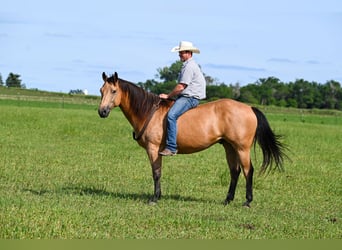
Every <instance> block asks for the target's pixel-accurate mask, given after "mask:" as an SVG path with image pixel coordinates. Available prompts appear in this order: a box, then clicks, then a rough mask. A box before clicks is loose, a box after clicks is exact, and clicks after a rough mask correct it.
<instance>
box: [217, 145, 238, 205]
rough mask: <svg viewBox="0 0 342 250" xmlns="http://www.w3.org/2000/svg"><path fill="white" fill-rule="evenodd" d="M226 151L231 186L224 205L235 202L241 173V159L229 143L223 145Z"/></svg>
mask: <svg viewBox="0 0 342 250" xmlns="http://www.w3.org/2000/svg"><path fill="white" fill-rule="evenodd" d="M222 144H223V146H224V149H225V151H226V159H227V163H228V166H229V170H230V185H229V189H228V193H227V197H226V200H225V201H224V204H225V205H227V204H229V203H230V202H231V201H232V200H234V196H235V190H236V185H237V183H238V179H239V175H240V172H241V169H240V164H239V158H238V155H237V153H236V151H235V149H234V148H233V147H232V146H231V145H230V144H229V143H227V142H223V143H222Z"/></svg>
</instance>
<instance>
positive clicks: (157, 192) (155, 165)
mask: <svg viewBox="0 0 342 250" xmlns="http://www.w3.org/2000/svg"><path fill="white" fill-rule="evenodd" d="M158 150H159V149H158V148H157V149H154V150H153V149H151V148H150V149H147V150H146V151H147V154H148V157H149V159H150V163H151V167H152V177H153V182H154V194H153V196H152V197H151V199H150V201H149V203H150V204H155V203H157V201H158V200H159V199H160V197H161V185H160V178H161V172H162V171H161V169H162V157H161V156H160V155H159V154H158Z"/></svg>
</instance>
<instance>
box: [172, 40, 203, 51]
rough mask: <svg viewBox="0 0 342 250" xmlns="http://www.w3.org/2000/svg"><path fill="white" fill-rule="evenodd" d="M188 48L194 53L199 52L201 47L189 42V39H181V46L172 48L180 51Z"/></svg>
mask: <svg viewBox="0 0 342 250" xmlns="http://www.w3.org/2000/svg"><path fill="white" fill-rule="evenodd" d="M186 50H189V51H192V52H193V53H197V54H199V53H200V51H199V49H197V48H196V47H194V46H193V45H192V43H191V42H187V41H181V42H180V43H179V46H176V47H174V48H172V50H171V52H179V51H186Z"/></svg>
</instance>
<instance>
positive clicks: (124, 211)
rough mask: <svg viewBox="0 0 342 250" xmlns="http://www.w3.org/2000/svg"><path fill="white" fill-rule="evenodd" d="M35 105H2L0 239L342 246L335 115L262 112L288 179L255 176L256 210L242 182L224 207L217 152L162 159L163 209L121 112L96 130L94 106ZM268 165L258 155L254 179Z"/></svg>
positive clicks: (341, 130) (339, 119) (223, 171)
mask: <svg viewBox="0 0 342 250" xmlns="http://www.w3.org/2000/svg"><path fill="white" fill-rule="evenodd" d="M25 102H26V103H25ZM37 102H38V101H35V102H32V101H29V100H26V101H24V100H19V101H18V100H14V102H11V101H9V100H1V101H0V225H1V227H0V238H5V239H31V238H34V239H37V238H44V239H77V238H81V239H118V238H119V239H129V238H132V239H137V238H144V239H161V238H186V239H188V238H191V239H341V238H342V209H341V208H342V184H341V183H342V182H341V176H342V156H341V146H340V145H341V141H342V126H341V124H342V116H341V113H339V112H336V113H334V114H332V115H325V114H312V113H308V114H305V117H304V118H305V119H304V120H303V115H302V114H301V113H300V112H299V111H297V110H291V112H289V111H286V112H284V111H283V110H280V111H279V109H275V110H270V109H267V110H263V111H264V112H265V114H266V115H267V117H268V118H269V121H270V123H271V126H272V127H273V128H274V130H275V131H276V132H277V133H280V134H283V135H284V141H285V143H287V144H288V146H289V148H290V150H291V152H290V153H289V156H290V158H291V161H286V164H285V169H286V171H285V172H284V173H279V172H275V173H272V174H269V175H268V176H266V177H263V176H258V175H257V174H256V175H255V179H254V201H253V202H252V207H251V208H250V209H247V208H244V207H242V203H243V202H244V200H245V198H244V196H245V188H244V185H245V180H244V178H243V177H242V176H241V177H240V182H239V184H238V188H237V193H236V198H235V200H234V202H233V203H231V204H230V205H228V206H226V207H225V206H223V205H222V202H223V200H224V198H225V196H226V192H227V185H228V180H227V178H228V173H227V167H226V162H225V159H224V151H223V149H222V148H221V146H220V145H215V146H213V147H212V148H210V149H208V150H206V151H203V152H201V153H197V154H193V155H178V156H176V157H172V158H165V160H164V167H163V176H162V192H163V198H162V200H161V201H160V202H159V203H158V205H156V206H150V205H148V204H147V200H148V198H149V196H150V195H151V194H152V192H153V182H152V177H151V169H150V166H149V163H148V159H147V156H146V153H145V150H144V149H143V148H141V147H139V146H138V145H137V143H136V142H135V141H134V140H133V139H132V134H131V132H132V129H131V127H130V125H129V124H128V122H127V121H126V119H125V118H124V116H123V115H122V113H121V112H120V110H118V109H116V110H114V111H113V112H112V113H111V115H110V117H109V118H108V119H100V118H99V117H98V115H97V106H96V105H95V104H83V103H81V104H78V103H77V102H76V103H72V102H70V103H69V104H70V106H58V105H57V106H53V105H52V104H51V102H44V101H42V102H40V103H39V102H38V103H37ZM57 103H58V102H57ZM297 112H298V113H297ZM255 158H256V159H255ZM261 160H262V159H261V156H260V152H259V150H257V151H256V155H255V156H253V162H254V166H255V167H256V170H257V171H258V170H259V169H260V168H259V166H260V163H261Z"/></svg>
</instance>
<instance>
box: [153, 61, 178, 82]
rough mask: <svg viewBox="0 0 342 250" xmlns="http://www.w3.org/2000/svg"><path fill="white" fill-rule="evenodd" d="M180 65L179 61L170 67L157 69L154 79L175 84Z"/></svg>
mask: <svg viewBox="0 0 342 250" xmlns="http://www.w3.org/2000/svg"><path fill="white" fill-rule="evenodd" d="M182 65H183V63H182V62H181V61H176V62H174V63H173V64H171V66H170V67H166V66H165V67H164V68H158V69H157V71H158V75H156V77H158V78H159V79H161V80H164V82H176V81H177V79H178V75H179V72H180V71H181V68H182Z"/></svg>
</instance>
